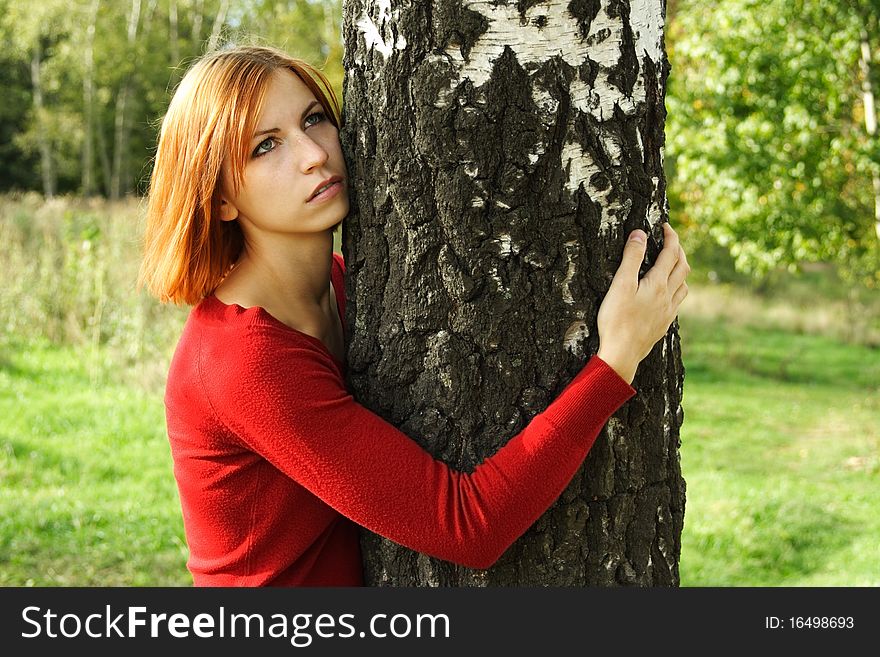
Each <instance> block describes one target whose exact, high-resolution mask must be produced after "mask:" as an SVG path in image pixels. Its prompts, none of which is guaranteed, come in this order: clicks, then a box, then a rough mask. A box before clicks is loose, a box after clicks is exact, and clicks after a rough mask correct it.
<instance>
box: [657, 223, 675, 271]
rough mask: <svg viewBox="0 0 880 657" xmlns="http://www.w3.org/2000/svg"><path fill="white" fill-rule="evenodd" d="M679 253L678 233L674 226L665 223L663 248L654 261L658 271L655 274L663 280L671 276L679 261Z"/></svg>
mask: <svg viewBox="0 0 880 657" xmlns="http://www.w3.org/2000/svg"><path fill="white" fill-rule="evenodd" d="M678 253H679V244H678V235H676V234H675V231H674V230H672V226H670V225H669V224H668V223H665V224H663V250H662V251H660V255H658V256H657V260H656V261H654V266H653V267H652V269H653V270H655V271H656V272H657V273H656V274H655V276H658V277H660V278H662V279H663V280H665V279H667V278H669V274H670V273H671V272H672V268H673V267H674V266H675V263H676V262H678Z"/></svg>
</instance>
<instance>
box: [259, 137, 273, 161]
mask: <svg viewBox="0 0 880 657" xmlns="http://www.w3.org/2000/svg"><path fill="white" fill-rule="evenodd" d="M276 141H277V140H276V139H275V137H266V139H264V140H263V141H261V142H260V143H259V144H257V147H256V148H255V149H254V157H260V155H265V154H266V153H268V152H270V151H272V150H274V149H275V142H276Z"/></svg>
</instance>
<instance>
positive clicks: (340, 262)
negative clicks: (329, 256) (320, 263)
mask: <svg viewBox="0 0 880 657" xmlns="http://www.w3.org/2000/svg"><path fill="white" fill-rule="evenodd" d="M333 262H335V263H336V265H337V266H338V267H339V269H341V270H342V273H343V274H344V273H345V260H344V259H343V257H342V254H340V253H336V252H335V251H334V252H333Z"/></svg>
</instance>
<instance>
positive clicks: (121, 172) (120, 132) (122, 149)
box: [110, 0, 141, 199]
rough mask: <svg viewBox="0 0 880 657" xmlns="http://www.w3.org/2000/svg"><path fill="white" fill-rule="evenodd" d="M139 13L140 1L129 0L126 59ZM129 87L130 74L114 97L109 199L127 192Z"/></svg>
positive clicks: (131, 50) (132, 46)
mask: <svg viewBox="0 0 880 657" xmlns="http://www.w3.org/2000/svg"><path fill="white" fill-rule="evenodd" d="M140 13H141V0H131V12H130V13H129V15H128V34H127V39H126V43H127V44H128V53H127V54H128V57H133V56H134V53H135V48H136V46H137V27H138V20H139V19H140ZM130 86H131V73H130V72H129V73H128V75H126V76H125V79H124V80H123V81H122V87H121V88H120V90H119V94H118V95H117V96H116V113H115V115H114V121H113V127H114V129H113V172H112V174H111V181H110V198H112V199H118V198H121V197H122V194H123V193H125V192H126V191H128V153H127V150H128V121H127V114H128V111H129V110H128V108H127V105H128V96H129V88H130Z"/></svg>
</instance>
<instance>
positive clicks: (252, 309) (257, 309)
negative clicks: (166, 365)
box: [203, 257, 346, 371]
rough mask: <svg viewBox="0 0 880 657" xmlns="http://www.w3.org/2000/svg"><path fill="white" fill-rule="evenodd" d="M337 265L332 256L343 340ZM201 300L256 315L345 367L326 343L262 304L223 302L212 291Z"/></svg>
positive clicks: (341, 368) (225, 308)
mask: <svg viewBox="0 0 880 657" xmlns="http://www.w3.org/2000/svg"><path fill="white" fill-rule="evenodd" d="M338 267H339V263H338V262H337V261H336V258H335V257H334V258H333V264H332V265H331V268H330V284H331V285H332V286H333V296H334V300H335V301H336V314H337V315H338V316H339V322H340V324H341V325H342V327H343V340H344V338H345V330H344V329H345V318H344V317H343V315H342V303H343V300H341V299H340V298H339V295H340V289H344V287H343V286H340V285H337V284H335V283H334V282H333V279H334V276H333V270H334V268H338ZM340 273H341V272H340ZM343 293H344V292H343ZM203 301H204V302H207V303H209V304H211V305H215V306H216V307H217V308H218V309H220V310H221V311H225V312H229V311H231V312H233V313H234V314H235V315H238V316H244V315H249V314H250V315H254V316H256V317H259V318H260V319H261V320H262V321H263V322H265V323H267V324H271V325H272V326H275V327H277V328H278V329H280V330H282V331H285V332H288V333H291V334H292V335H295V336H297V337H299V338H301V339H303V340H305V341H307V342H308V343H309V344H312V345H314V346H315V347H317V348H318V349H320V350H321V351H323V352H324V353H325V354H327V355H328V356H329V357H330V358H331V359H332V360H333V362H334V363H336V364H337V365H338V366H339V369H340V371H343V370H344V369H345V363H344V362H343V361H341V360H339V359H338V358H337V357H336V355H335V354H334V353H333V352H332V351H330V350H329V349H328V348H327V345H325V344H324V343H323V342H321V340H319V339H318V338H316V337H315V336H314V335H309V334H308V333H306V332H304V331H300V330H299V329H296V328H293V327H292V326H288V325H287V324H285V323H284V322H282V321H281V320H280V319H278V318H277V317H275V316H274V315H272V314H271V313H270V312H269V311H268V310H266V309H265V308H263V306H249V307H247V308H245V307H244V306H241V305H239V304H237V303H224V302H222V301H221V300H220V299H218V298H217V296H216V295H214V293H213V292H212V293H211V294H209V295H208V296H206V297H205V298H204V299H203ZM345 346H346V345H345V343H344V342H343V347H345Z"/></svg>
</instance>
